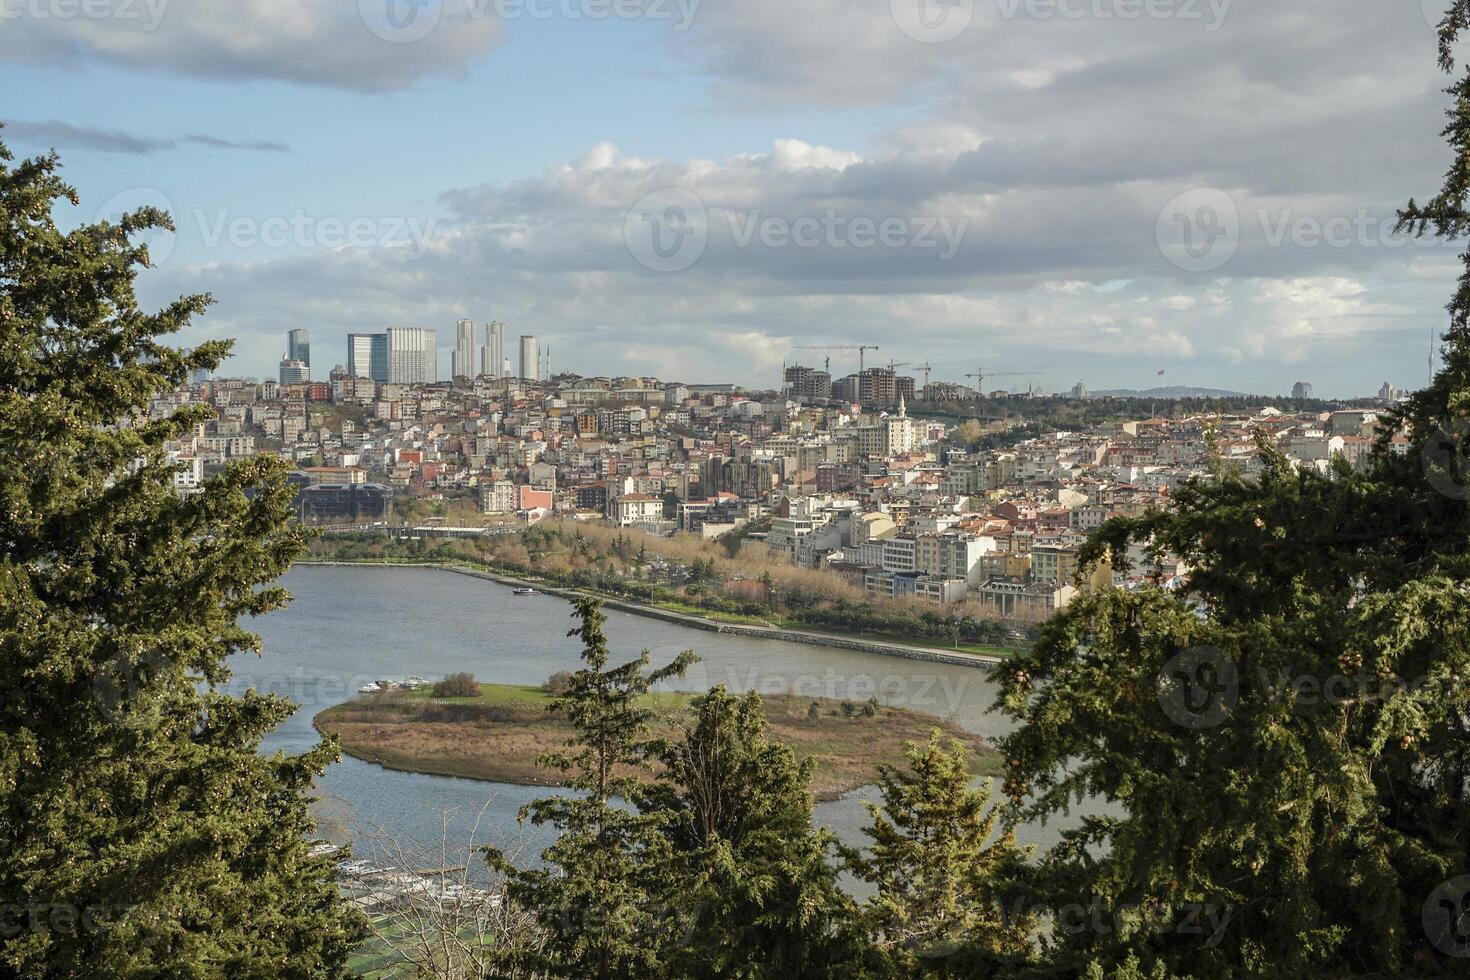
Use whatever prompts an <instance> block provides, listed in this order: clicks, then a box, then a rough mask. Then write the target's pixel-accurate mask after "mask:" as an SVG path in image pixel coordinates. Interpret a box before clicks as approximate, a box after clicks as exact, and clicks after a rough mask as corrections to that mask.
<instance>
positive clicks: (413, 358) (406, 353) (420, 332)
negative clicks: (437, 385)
mask: <svg viewBox="0 0 1470 980" xmlns="http://www.w3.org/2000/svg"><path fill="white" fill-rule="evenodd" d="M438 342H439V336H438V334H437V333H435V332H434V331H433V330H426V329H424V328H423V327H389V328H388V380H389V381H390V382H392V383H393V384H405V385H414V384H430V383H432V382H435V381H438V380H439V350H438Z"/></svg>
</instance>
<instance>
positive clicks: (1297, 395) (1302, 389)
mask: <svg viewBox="0 0 1470 980" xmlns="http://www.w3.org/2000/svg"><path fill="white" fill-rule="evenodd" d="M1291 397H1292V398H1294V399H1296V400H1297V401H1305V400H1306V399H1308V398H1311V397H1312V384H1311V382H1310V381H1298V382H1297V383H1296V384H1294V385H1292V386H1291Z"/></svg>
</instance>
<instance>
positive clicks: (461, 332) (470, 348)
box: [452, 320, 475, 378]
mask: <svg viewBox="0 0 1470 980" xmlns="http://www.w3.org/2000/svg"><path fill="white" fill-rule="evenodd" d="M453 362H454V363H453V368H452V370H453V372H454V374H453V377H455V378H473V377H474V376H475V321H474V320H461V321H459V323H458V324H456V325H455V328H454V358H453Z"/></svg>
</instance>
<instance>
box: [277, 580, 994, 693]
mask: <svg viewBox="0 0 1470 980" xmlns="http://www.w3.org/2000/svg"><path fill="white" fill-rule="evenodd" d="M297 565H304V566H321V567H341V568H426V569H431V570H434V571H442V572H454V573H456V574H459V575H468V576H470V577H471V578H478V579H484V580H486V581H489V582H495V583H496V584H498V585H505V586H508V587H510V588H534V589H536V590H537V591H538V592H541V593H544V594H546V595H554V596H558V597H560V598H564V599H573V598H579V597H582V596H588V595H590V596H592V597H593V598H597V599H601V600H602V603H603V605H604V606H606V607H607V608H608V609H616V610H618V611H619V612H625V613H630V614H631V615H634V616H644V617H646V618H649V619H658V620H662V621H664V622H667V623H674V624H677V625H680V626H688V627H691V628H693V629H698V630H703V631H705V632H707V633H726V634H729V635H731V636H744V637H750V638H752V639H758V640H779V641H782V642H785V643H801V644H805V645H807V646H818V647H829V648H831V649H836V650H855V651H857V652H859V653H875V654H878V655H880V656H885V657H900V658H903V659H905V660H917V661H922V662H925V663H939V664H949V665H952V666H958V667H977V668H979V669H981V670H993V669H995V668H996V667H998V666H1000V665H1001V664H1003V663H1005V662H1006V658H1004V657H998V656H994V655H991V654H982V653H966V652H964V651H958V650H956V651H949V650H941V649H936V648H931V647H921V646H910V645H908V644H904V643H895V642H891V641H887V640H872V639H866V638H863V637H855V636H844V635H842V634H840V633H824V632H820V631H815V630H813V631H808V630H791V629H784V628H782V627H779V626H752V625H747V624H743V623H727V622H723V621H721V620H717V619H709V618H707V617H704V616H695V615H693V614H690V613H681V612H674V611H673V610H669V609H661V608H659V607H658V606H650V605H646V604H644V603H641V602H633V601H631V600H628V599H615V598H611V597H608V596H603V595H600V594H598V593H589V592H583V591H581V590H579V589H565V588H560V587H558V586H552V585H545V584H543V583H541V582H537V581H535V580H534V579H524V578H517V577H515V576H512V575H504V574H501V573H499V572H490V571H486V570H484V569H481V568H475V567H473V566H470V565H464V564H460V563H457V562H443V561H366V560H364V561H343V560H342V559H339V558H331V559H302V560H298V561H297V562H295V565H293V567H295V566H297Z"/></svg>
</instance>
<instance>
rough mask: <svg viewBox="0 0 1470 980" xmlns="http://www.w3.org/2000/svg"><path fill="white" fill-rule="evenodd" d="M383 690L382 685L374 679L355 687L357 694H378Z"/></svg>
mask: <svg viewBox="0 0 1470 980" xmlns="http://www.w3.org/2000/svg"><path fill="white" fill-rule="evenodd" d="M382 690H383V685H381V684H378V683H376V682H375V681H369V682H368V683H366V684H364V685H363V686H362V687H359V688H358V689H357V693H358V694H378V693H380V692H381V691H382Z"/></svg>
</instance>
